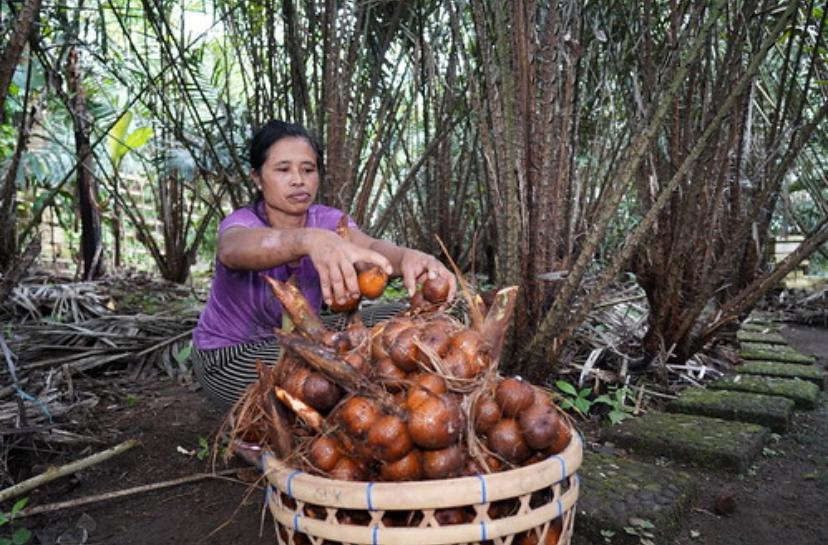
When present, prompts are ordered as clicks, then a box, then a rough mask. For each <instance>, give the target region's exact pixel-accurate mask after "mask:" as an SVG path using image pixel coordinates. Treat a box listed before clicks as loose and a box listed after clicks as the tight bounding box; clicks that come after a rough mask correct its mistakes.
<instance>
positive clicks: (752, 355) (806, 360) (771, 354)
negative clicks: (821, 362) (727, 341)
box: [739, 343, 816, 365]
mask: <svg viewBox="0 0 828 545" xmlns="http://www.w3.org/2000/svg"><path fill="white" fill-rule="evenodd" d="M739 357H740V358H742V359H743V360H762V361H780V362H789V363H800V364H803V365H810V364H813V363H814V362H815V361H816V359H815V358H814V357H813V356H806V355H805V354H801V353H799V352H797V351H796V350H794V349H793V348H790V347H788V346H782V345H778V344H757V343H742V344H741V346H740V347H739Z"/></svg>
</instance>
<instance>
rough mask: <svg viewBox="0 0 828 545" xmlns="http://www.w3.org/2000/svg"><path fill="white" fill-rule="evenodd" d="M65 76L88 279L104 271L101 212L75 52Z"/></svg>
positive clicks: (84, 269) (69, 60) (84, 272)
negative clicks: (70, 113)
mask: <svg viewBox="0 0 828 545" xmlns="http://www.w3.org/2000/svg"><path fill="white" fill-rule="evenodd" d="M66 76H67V77H66V79H67V84H68V86H69V93H70V108H71V111H72V122H73V125H74V129H75V153H76V154H77V156H78V161H79V162H78V166H77V172H76V178H75V179H76V189H77V199H78V200H77V206H78V215H79V216H80V220H81V258H82V259H83V278H84V279H87V280H91V279H93V278H96V277H97V276H99V275H100V274H101V273H102V272H103V260H102V257H103V256H102V253H103V243H102V241H101V212H100V209H99V208H98V184H97V181H96V180H95V177H94V176H93V172H94V160H93V158H92V146H91V144H90V142H89V134H90V131H91V127H90V125H89V115H90V114H89V112H88V111H87V108H86V95H85V93H84V90H83V84H82V81H81V71H80V65H79V60H78V52H77V50H75V49H72V50H71V51H70V52H69V56H68V63H67V67H66Z"/></svg>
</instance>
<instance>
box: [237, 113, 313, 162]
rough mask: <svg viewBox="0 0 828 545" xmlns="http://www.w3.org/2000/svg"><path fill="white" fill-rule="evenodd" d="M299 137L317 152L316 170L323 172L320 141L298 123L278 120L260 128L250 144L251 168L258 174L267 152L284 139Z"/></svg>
mask: <svg viewBox="0 0 828 545" xmlns="http://www.w3.org/2000/svg"><path fill="white" fill-rule="evenodd" d="M289 137H298V138H304V139H305V140H307V141H308V144H310V146H311V148H313V151H314V152H316V168H317V170H319V172H322V146H321V145H320V144H319V140H317V138H316V137H315V136H314V135H313V134H311V133H310V131H308V130H307V129H306V128H305V127H303V126H302V125H299V124H298V123H286V122H284V121H280V120H278V119H274V120H272V121H268V122H267V123H266V124H265V125H263V126H261V127H259V129H258V130H257V131H256V133H255V134H254V135H253V140H251V142H250V166H251V168H253V170H255V171H256V172H259V170H260V169H261V168H262V165H263V164H264V162H265V160H266V159H267V150H269V149H270V146H272V145H273V144H275V143H276V142H278V141H279V140H281V139H282V138H289Z"/></svg>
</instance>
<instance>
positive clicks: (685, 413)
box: [573, 319, 826, 545]
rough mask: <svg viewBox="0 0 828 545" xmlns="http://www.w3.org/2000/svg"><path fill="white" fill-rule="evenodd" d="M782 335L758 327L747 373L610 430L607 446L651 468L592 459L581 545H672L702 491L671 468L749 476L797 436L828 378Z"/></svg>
mask: <svg viewBox="0 0 828 545" xmlns="http://www.w3.org/2000/svg"><path fill="white" fill-rule="evenodd" d="M778 330H779V327H778V326H777V325H776V324H774V323H772V322H769V321H764V320H758V319H750V320H748V321H747V322H745V324H743V326H742V328H741V329H740V331H739V333H738V335H737V338H738V339H739V341H740V345H741V346H740V355H741V359H742V363H741V365H739V366H737V367H736V370H735V371H737V372H734V373H733V374H731V375H728V376H725V377H722V378H721V379H719V380H717V381H715V382H713V383H710V384H709V385H708V387H707V388H695V387H694V388H688V389H687V390H685V391H684V392H683V393H682V395H681V396H680V398H679V399H678V400H676V401H675V402H673V403H672V404H671V405H670V406H668V411H669V412H668V413H650V414H647V415H644V416H642V417H639V418H634V419H629V420H626V421H624V422H623V423H621V424H619V425H616V426H612V427H608V428H606V429H605V430H604V433H603V434H602V437H601V439H602V440H603V441H604V442H605V444H607V445H609V446H613V447H623V448H625V449H627V450H629V451H631V452H632V453H634V454H635V455H636V456H637V457H638V458H640V459H641V460H643V461H641V462H638V461H632V460H629V459H626V458H621V457H618V456H613V455H611V454H606V453H600V454H599V453H595V452H586V453H585V454H584V464H583V466H582V468H581V470H580V472H579V473H580V475H581V483H582V491H581V499H580V500H579V501H578V514H577V517H576V526H575V534H574V536H573V544H574V545H603V544H615V545H625V544H630V545H633V544H640V543H642V542H643V541H642V538H643V539H651V541H652V543H655V544H662V543H663V544H668V543H671V540H672V539H673V538H674V537H675V535H676V534H677V532H678V531H679V529H680V528H681V524H682V521H683V519H684V516H685V515H686V513H687V512H688V510H689V506H691V505H692V502H693V500H694V499H695V497H696V494H697V492H698V491H697V489H696V486H695V484H694V483H695V481H694V479H693V478H692V476H690V475H688V474H686V473H681V472H677V471H674V470H673V469H669V468H667V467H664V466H666V465H671V464H673V463H674V462H679V463H685V464H690V465H692V466H696V467H698V468H702V469H704V470H705V471H730V472H739V473H742V472H744V471H745V470H747V469H748V468H749V467H750V465H751V464H752V463H753V462H754V460H755V459H756V457H757V456H758V455H759V454H760V453H761V452H762V449H763V448H764V447H765V445H766V443H767V441H768V438H769V436H770V434H771V432H776V433H782V432H784V431H785V430H787V427H788V425H789V424H790V421H791V416H792V413H793V411H794V410H810V409H813V408H815V407H816V406H817V403H818V400H819V393H820V389H821V388H823V387H824V386H825V383H826V376H825V372H824V370H823V369H822V367H821V366H817V365H813V364H814V362H815V359H814V358H813V356H810V355H807V354H801V353H799V352H797V351H796V350H794V349H793V348H792V347H790V346H788V345H787V343H785V340H784V338H783V337H782V336H781V335H780V334H779V333H778ZM650 536H652V537H650Z"/></svg>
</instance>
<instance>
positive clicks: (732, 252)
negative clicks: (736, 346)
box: [0, 0, 828, 378]
mask: <svg viewBox="0 0 828 545" xmlns="http://www.w3.org/2000/svg"><path fill="white" fill-rule="evenodd" d="M825 25H826V13H825V9H824V5H823V4H822V3H820V2H816V1H811V0H793V1H783V2H780V1H767V0H715V1H708V2H689V1H680V0H669V1H667V0H663V1H662V0H641V1H613V2H604V1H567V0H564V1H552V2H534V1H515V2H511V3H504V2H494V1H480V2H469V3H463V2H450V1H449V2H441V1H417V2H391V1H371V2H367V1H349V2H333V1H325V2H322V1H316V2H314V1H294V0H267V1H261V0H253V1H240V2H228V1H226V0H212V1H209V0H203V1H190V0H172V1H163V0H143V1H141V2H137V1H124V0H81V1H74V0H69V1H51V0H6V1H5V2H4V3H2V5H0V33H2V63H0V100H2V104H0V115H2V125H0V160H2V173H1V174H2V178H0V271H3V274H4V276H3V279H2V282H0V296H3V293H4V292H5V293H8V291H9V290H10V289H11V286H12V285H14V283H15V282H16V281H17V280H19V278H20V277H21V276H22V275H23V274H24V273H25V271H27V270H28V269H29V267H30V264H31V263H32V261H33V260H35V259H36V258H37V256H38V254H39V252H40V247H41V246H42V241H41V240H39V235H40V233H43V232H44V231H43V229H42V228H41V227H42V224H43V222H44V218H45V217H49V218H53V221H54V222H56V223H58V224H59V225H60V226H61V227H62V228H63V231H64V232H65V233H66V236H67V237H68V240H67V241H66V244H67V245H68V246H70V247H71V248H72V250H73V252H74V253H73V254H72V272H74V273H75V274H76V275H77V276H78V277H83V278H96V277H99V276H100V275H103V274H106V273H108V272H117V271H119V270H121V269H123V268H124V267H127V266H131V267H135V266H138V267H140V268H144V269H149V270H152V271H154V272H157V273H159V274H160V275H162V276H163V277H164V278H166V279H168V280H172V281H175V282H180V283H183V282H187V281H188V279H191V278H192V276H193V272H194V266H196V269H195V270H200V269H198V266H199V265H201V266H202V269H203V267H204V266H206V267H208V268H209V264H210V263H211V261H212V258H213V254H214V249H215V248H214V245H215V231H216V225H217V223H216V222H217V221H218V220H219V219H220V218H221V217H223V215H224V214H227V213H229V212H230V211H231V210H232V209H234V208H236V207H239V206H241V205H243V204H245V203H246V202H249V200H250V199H251V197H252V186H251V185H250V184H249V183H248V182H247V180H248V168H249V167H248V165H247V163H246V153H245V149H246V143H247V139H248V138H249V136H250V134H251V132H252V130H253V129H254V128H255V127H256V126H258V125H260V124H262V123H264V122H266V121H267V120H269V119H271V118H274V117H276V118H283V119H288V120H294V121H297V122H300V123H303V124H305V125H307V126H308V127H309V128H311V129H312V130H313V131H314V132H316V133H317V134H318V135H319V137H320V139H321V140H322V143H323V147H324V149H325V162H326V168H325V172H324V181H323V185H322V189H321V192H320V200H321V201H322V202H323V203H326V204H330V205H333V206H337V207H340V208H342V209H344V210H347V211H348V212H350V213H351V214H353V216H354V217H355V218H356V220H357V221H358V222H359V224H360V225H362V227H363V229H364V230H366V231H367V232H369V233H371V234H372V235H374V236H378V237H385V238H389V239H392V240H394V241H396V242H398V243H401V244H405V245H408V246H413V247H417V248H421V249H424V250H426V251H429V252H432V253H434V254H440V253H441V250H440V247H439V246H438V243H437V237H439V239H441V240H442V241H443V242H444V243H445V245H446V247H447V248H448V251H449V253H450V255H451V256H452V257H453V258H454V259H455V260H456V261H457V262H458V263H459V265H460V267H461V268H462V269H463V270H464V272H466V273H468V275H469V277H470V278H475V279H477V281H479V282H480V283H482V284H494V285H506V284H518V285H520V286H521V288H522V290H521V297H522V299H521V302H520V305H521V307H520V308H521V309H522V311H521V312H519V313H517V318H516V323H515V328H514V340H513V345H512V346H513V348H514V356H513V357H512V358H511V359H510V364H511V365H512V366H513V367H514V368H515V369H517V370H520V371H522V372H523V373H525V374H528V375H529V376H530V377H533V378H538V377H540V376H542V375H546V374H548V372H549V370H550V369H552V368H553V367H554V365H555V363H556V362H557V361H559V359H560V358H561V357H562V355H563V354H564V352H565V350H566V347H567V346H568V343H569V342H570V341H571V339H572V336H573V334H574V331H575V329H576V328H577V327H578V326H579V325H580V324H581V323H583V321H584V320H585V319H586V316H587V315H588V313H589V312H590V310H592V309H593V308H594V307H595V305H596V304H598V303H599V302H600V301H601V298H602V295H603V294H604V293H605V292H606V290H607V289H608V287H609V286H610V285H611V284H612V282H614V281H615V280H616V279H617V278H619V276H620V275H624V274H631V275H633V276H634V278H635V279H636V281H637V282H638V283H639V284H640V286H641V287H642V288H643V290H644V292H645V293H646V299H647V302H648V306H649V314H648V329H647V333H646V335H645V336H644V338H643V340H642V342H641V346H640V347H638V351H639V353H640V354H641V357H642V358H644V359H645V360H649V359H653V358H656V357H661V356H663V355H664V354H665V353H667V352H669V353H670V354H672V356H673V357H674V358H676V359H679V360H681V359H683V358H687V357H689V356H690V355H692V354H694V353H695V352H697V351H698V350H700V349H701V348H702V347H703V346H704V345H705V344H706V343H707V342H709V341H710V340H711V339H714V338H715V336H716V335H717V334H718V333H719V332H720V331H721V330H722V328H724V327H726V326H727V325H728V324H729V323H730V322H732V321H735V320H738V319H739V318H740V317H741V316H743V315H744V313H746V312H747V311H749V310H750V308H751V307H752V305H753V304H755V302H756V300H757V298H758V297H760V296H761V295H762V293H764V292H766V291H767V290H768V289H770V288H771V287H772V286H773V285H774V284H775V283H776V282H777V281H778V280H779V279H780V278H781V277H783V276H784V275H785V274H786V273H788V272H789V271H790V270H792V269H793V268H794V267H795V266H796V265H797V264H798V263H799V262H801V261H802V260H803V259H804V258H806V257H807V256H809V255H810V254H812V253H814V252H816V253H815V254H814V255H813V256H812V257H811V262H812V264H813V265H814V266H815V267H817V268H818V267H819V264H820V263H823V264H824V263H825V260H824V259H825V250H826V248H825V244H824V243H825V241H826V240H827V239H828V225H827V224H826V218H827V217H828V213H826V212H827V211H826V204H825V203H826V201H828V183H826V166H825V156H826V149H828V136H826V130H825V126H826V123H825V117H826V114H827V113H828V85H827V84H826V82H828V74H826V65H825V62H826V59H828V52H827V51H828V50H826V44H825V34H826V31H825ZM788 231H791V232H797V233H801V234H803V235H804V242H803V243H802V244H801V246H800V248H799V249H798V250H797V251H795V252H794V253H793V254H791V256H790V257H789V258H787V259H786V260H784V261H782V262H781V263H779V264H777V265H775V266H770V265H769V264H768V263H767V260H766V255H767V245H768V243H769V240H770V237H771V236H772V235H774V234H779V233H782V234H786V233H787V232H788ZM136 248H140V249H141V251H140V252H136Z"/></svg>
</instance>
